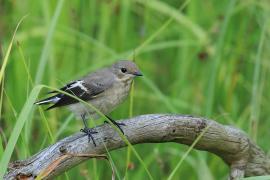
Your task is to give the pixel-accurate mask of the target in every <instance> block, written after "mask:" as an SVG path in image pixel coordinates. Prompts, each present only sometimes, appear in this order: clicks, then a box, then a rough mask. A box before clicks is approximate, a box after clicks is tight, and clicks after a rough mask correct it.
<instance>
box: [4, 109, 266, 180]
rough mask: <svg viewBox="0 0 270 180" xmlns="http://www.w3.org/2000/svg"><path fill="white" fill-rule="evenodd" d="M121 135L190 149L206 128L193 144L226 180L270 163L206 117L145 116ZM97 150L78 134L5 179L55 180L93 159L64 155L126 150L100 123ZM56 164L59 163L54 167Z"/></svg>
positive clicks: (15, 166)
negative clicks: (215, 160)
mask: <svg viewBox="0 0 270 180" xmlns="http://www.w3.org/2000/svg"><path fill="white" fill-rule="evenodd" d="M123 122H124V123H125V124H126V126H124V127H123V128H124V131H125V135H126V137H127V138H128V140H129V141H130V143H131V144H140V143H165V142H176V143H180V144H186V145H191V144H192V143H193V142H194V140H195V139H196V138H197V137H198V136H199V134H200V133H201V132H202V131H203V130H204V129H205V128H206V127H208V126H210V127H209V129H208V130H207V132H206V133H205V134H204V135H203V136H202V138H201V139H200V140H199V142H198V143H197V144H196V145H195V148H196V149H198V150H204V151H208V152H211V153H214V154H216V155H217V156H219V157H220V158H221V159H223V161H224V162H225V163H226V164H227V165H228V166H229V167H230V175H229V178H230V179H237V178H239V177H243V176H245V177H249V176H256V175H267V174H270V159H269V157H267V155H266V154H265V153H264V152H263V151H262V150H261V149H260V148H259V147H258V146H257V145H256V144H254V143H253V142H252V141H251V140H250V139H249V138H248V136H247V135H246V134H245V133H244V132H243V131H241V130H239V129H237V128H234V127H231V126H226V125H222V124H219V123H217V122H215V121H212V120H207V119H205V118H199V117H192V116H187V115H171V114H149V115H141V116H137V117H134V118H131V119H127V120H124V121H123ZM95 131H97V132H99V133H98V134H95V135H94V138H95V141H96V143H97V146H96V147H95V146H94V145H93V143H88V138H87V136H85V135H84V134H83V133H76V134H74V135H71V136H69V137H67V138H64V139H62V140H60V141H58V142H57V143H55V144H53V145H51V146H49V147H47V148H46V149H44V150H42V151H40V152H39V153H37V154H35V155H33V156H32V157H30V158H28V159H26V160H22V161H16V162H12V163H10V166H9V171H8V172H7V173H6V175H5V179H15V178H20V177H24V178H25V177H28V178H30V179H31V178H35V177H36V176H37V175H39V174H40V173H41V172H43V171H44V170H45V169H47V168H48V167H49V166H50V165H52V164H54V166H56V167H54V168H53V170H52V169H51V171H50V172H49V173H47V174H46V177H45V178H53V177H55V176H57V175H59V174H61V173H62V172H64V171H67V170H68V169H70V168H72V167H74V166H76V165H78V164H80V163H82V162H83V161H85V160H87V159H89V158H91V157H89V156H68V155H67V154H95V155H98V154H99V155H102V154H104V153H106V150H105V147H104V145H106V147H107V149H108V150H109V151H111V150H115V149H119V148H122V147H125V146H126V144H125V143H124V142H123V141H122V140H121V138H120V136H119V135H118V133H117V132H116V131H115V130H114V129H113V128H112V127H110V125H109V124H104V125H101V126H99V127H96V128H95ZM55 162H57V164H56V163H55Z"/></svg>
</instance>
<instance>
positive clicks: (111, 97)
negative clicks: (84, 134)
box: [69, 82, 131, 119]
mask: <svg viewBox="0 0 270 180" xmlns="http://www.w3.org/2000/svg"><path fill="white" fill-rule="evenodd" d="M130 84H131V82H128V84H127V85H124V84H123V83H120V82H119V83H117V84H116V85H114V86H113V87H111V88H110V89H107V90H106V91H105V92H103V93H102V94H100V95H98V96H97V97H96V98H94V99H92V100H90V101H88V103H89V104H91V105H86V104H83V103H76V104H72V105H69V109H70V110H71V111H72V112H73V113H74V114H75V115H76V117H77V118H78V119H81V116H82V115H85V117H86V118H87V119H89V118H90V119H97V118H99V117H100V115H99V114H98V113H97V112H96V111H95V110H94V109H93V108H91V106H94V107H95V108H96V109H98V110H99V111H100V112H101V113H102V114H104V115H107V114H109V113H110V112H112V111H113V110H114V109H115V108H116V107H117V106H118V105H119V104H121V103H122V102H123V101H124V100H125V99H126V98H127V96H128V94H129V90H130Z"/></svg>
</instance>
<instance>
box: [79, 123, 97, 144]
mask: <svg viewBox="0 0 270 180" xmlns="http://www.w3.org/2000/svg"><path fill="white" fill-rule="evenodd" d="M80 131H81V132H84V133H85V134H86V135H87V136H88V142H90V141H91V139H92V141H93V144H94V145H95V146H96V142H95V140H94V137H93V136H92V134H96V133H98V132H96V131H93V130H92V129H90V128H87V127H85V128H83V129H81V130H80Z"/></svg>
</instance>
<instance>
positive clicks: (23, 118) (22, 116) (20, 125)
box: [0, 86, 42, 179]
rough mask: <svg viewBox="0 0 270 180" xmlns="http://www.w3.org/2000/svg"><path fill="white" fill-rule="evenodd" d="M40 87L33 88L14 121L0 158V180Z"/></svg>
mask: <svg viewBox="0 0 270 180" xmlns="http://www.w3.org/2000/svg"><path fill="white" fill-rule="evenodd" d="M41 88H42V86H35V87H34V88H33V90H32V91H31V93H30V96H29V98H28V100H27V101H26V103H25V104H24V106H23V109H22V111H21V113H20V115H19V117H18V119H17V121H16V124H15V126H14V128H13V131H12V133H11V136H10V138H9V140H8V144H7V146H6V148H5V151H4V154H3V156H2V158H1V162H0V167H1V168H0V179H3V176H4V174H5V172H6V170H7V166H8V162H9V160H10V158H11V155H12V152H13V150H14V148H15V145H16V142H17V140H18V138H19V135H20V133H21V131H22V128H23V126H24V124H25V122H26V121H27V120H28V116H29V114H30V113H31V112H32V110H33V104H34V102H35V101H36V99H37V97H38V94H39V92H40V90H41Z"/></svg>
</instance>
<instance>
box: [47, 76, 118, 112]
mask: <svg viewBox="0 0 270 180" xmlns="http://www.w3.org/2000/svg"><path fill="white" fill-rule="evenodd" d="M113 78H114V77H113V76H112V74H108V73H107V74H106V73H105V74H102V73H93V74H90V75H88V76H86V77H84V78H82V79H81V80H77V81H73V82H71V83H69V84H67V85H66V86H64V87H62V88H61V89H60V90H62V91H64V92H67V93H69V94H71V95H73V96H76V97H78V98H80V99H81V100H83V101H88V100H91V99H94V98H96V97H97V96H98V95H100V94H102V93H103V92H104V91H105V90H106V89H108V88H110V87H111V86H112V85H113V82H114V81H113ZM52 98H53V99H54V100H56V99H57V101H56V102H53V103H54V105H52V106H50V107H49V108H48V109H52V108H55V107H60V106H66V105H70V104H74V103H77V102H79V101H78V100H77V99H74V98H73V97H71V96H68V95H66V94H63V93H59V94H57V95H55V96H53V97H52ZM46 100H47V99H46ZM47 101H48V100H47Z"/></svg>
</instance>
